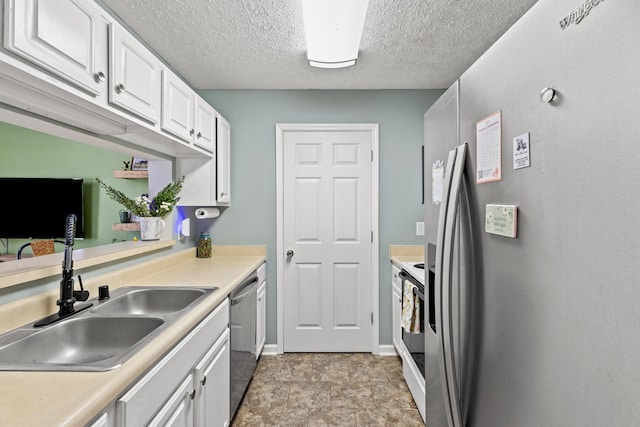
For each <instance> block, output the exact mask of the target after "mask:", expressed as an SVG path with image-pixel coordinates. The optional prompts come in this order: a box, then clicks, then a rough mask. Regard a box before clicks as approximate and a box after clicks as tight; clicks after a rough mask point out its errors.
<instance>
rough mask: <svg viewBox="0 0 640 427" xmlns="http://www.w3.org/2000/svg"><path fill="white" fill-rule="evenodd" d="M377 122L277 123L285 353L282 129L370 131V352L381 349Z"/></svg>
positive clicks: (279, 298) (280, 327) (280, 344)
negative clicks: (371, 319)
mask: <svg viewBox="0 0 640 427" xmlns="http://www.w3.org/2000/svg"><path fill="white" fill-rule="evenodd" d="M378 128H379V125H378V123H276V270H277V273H276V282H277V283H276V323H277V327H276V347H277V353H278V354H283V353H284V298H283V295H284V258H285V255H284V250H285V247H284V194H283V193H284V133H285V132H287V131H297V132H313V131H320V132H324V131H343V132H349V131H365V132H370V134H371V150H372V159H371V161H372V163H371V229H372V230H371V231H372V236H373V239H372V240H373V241H372V242H371V312H372V313H373V321H372V323H371V353H373V354H379V353H380V345H379V342H380V331H379V330H380V323H379V311H380V310H379V308H380V298H379V296H380V281H379V271H380V266H379V261H380V256H379V242H378V240H379V230H378V228H379V227H378V217H379V211H380V206H379V188H380V180H379V175H380V172H379V149H378V146H379V131H378Z"/></svg>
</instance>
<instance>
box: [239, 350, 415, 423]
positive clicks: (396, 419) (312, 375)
mask: <svg viewBox="0 0 640 427" xmlns="http://www.w3.org/2000/svg"><path fill="white" fill-rule="evenodd" d="M231 426H232V427H244V426H251V427H258V426H310V427H311V426H313V427H315V426H345V427H347V426H357V427H361V426H402V427H412V426H424V423H423V422H422V418H421V417H420V413H419V412H418V409H417V408H416V405H415V403H414V401H413V398H412V397H411V393H410V392H409V389H408V388H407V385H406V384H405V382H404V379H403V377H402V365H401V362H400V358H399V357H387V356H384V357H382V356H374V355H371V354H366V353H287V354H284V355H278V356H262V357H261V358H260V361H259V363H258V367H257V369H256V372H255V374H254V376H253V380H252V381H251V384H250V385H249V388H248V390H247V393H246V394H245V397H244V400H243V401H242V403H241V404H240V407H239V408H238V411H237V413H236V416H235V418H234V419H233V421H232V423H231Z"/></svg>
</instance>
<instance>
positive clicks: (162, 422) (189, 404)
mask: <svg viewBox="0 0 640 427" xmlns="http://www.w3.org/2000/svg"><path fill="white" fill-rule="evenodd" d="M194 395H195V390H194V389H193V375H188V376H187V378H185V379H184V381H182V384H180V386H179V387H178V388H177V389H176V391H175V392H174V393H173V394H172V395H171V397H170V398H169V400H168V401H167V402H166V403H165V404H164V405H162V408H160V411H159V412H158V413H157V414H156V416H155V417H153V419H152V420H151V422H150V423H149V427H164V426H167V427H187V426H192V425H193V399H194V397H195V396H194Z"/></svg>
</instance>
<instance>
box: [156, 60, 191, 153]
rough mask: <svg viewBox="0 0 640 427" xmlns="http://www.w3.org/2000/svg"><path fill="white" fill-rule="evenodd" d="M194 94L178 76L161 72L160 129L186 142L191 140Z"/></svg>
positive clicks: (169, 72) (167, 71) (165, 71)
mask: <svg viewBox="0 0 640 427" xmlns="http://www.w3.org/2000/svg"><path fill="white" fill-rule="evenodd" d="M195 99H196V94H195V92H194V91H193V90H192V89H191V88H190V87H189V86H187V85H186V84H185V83H184V82H183V81H182V80H180V78H179V77H178V76H176V75H175V74H173V73H172V72H171V71H169V70H162V121H161V126H162V129H163V130H165V131H167V132H170V133H172V134H173V135H175V136H177V137H178V138H180V139H183V140H185V141H187V142H191V141H192V140H193V135H194V133H195V129H194V126H193V115H194V113H193V106H194V104H195Z"/></svg>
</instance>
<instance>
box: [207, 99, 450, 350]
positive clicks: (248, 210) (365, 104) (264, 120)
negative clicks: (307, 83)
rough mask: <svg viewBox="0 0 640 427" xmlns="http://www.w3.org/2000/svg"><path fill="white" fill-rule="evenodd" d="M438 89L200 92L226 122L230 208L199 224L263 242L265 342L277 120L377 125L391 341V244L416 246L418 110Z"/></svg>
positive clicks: (386, 340) (272, 297)
mask: <svg viewBox="0 0 640 427" xmlns="http://www.w3.org/2000/svg"><path fill="white" fill-rule="evenodd" d="M442 92H443V91H441V90H378V91H319V90H295V91H282V90H275V91H258V90H205V91H200V92H199V93H200V95H201V96H202V97H203V98H205V99H206V100H207V101H208V102H209V103H210V104H211V105H213V106H214V107H215V108H216V109H217V110H218V111H219V112H220V114H222V115H223V116H224V117H225V118H226V119H227V120H229V122H230V123H231V156H232V157H231V165H232V167H231V193H232V196H231V197H232V206H231V207H229V208H228V209H226V211H224V212H222V214H221V215H220V217H219V218H217V219H215V220H209V221H198V231H202V230H204V229H208V230H209V231H210V232H211V236H212V239H213V241H214V243H217V244H260V245H267V247H268V253H267V256H268V261H267V343H268V344H275V343H276V264H275V262H276V252H275V251H276V170H275V161H276V160H275V124H276V123H379V124H380V194H379V198H380V207H379V209H380V233H379V235H380V240H379V245H380V344H391V298H390V296H391V280H390V279H391V266H390V263H389V256H388V253H389V245H391V244H407V245H420V244H422V243H423V242H422V238H420V237H417V236H416V235H415V223H416V221H422V217H423V213H422V204H421V177H420V171H421V160H420V159H421V157H420V147H421V146H422V120H423V114H424V112H425V111H426V110H427V109H428V108H429V106H431V104H433V102H434V101H435V100H436V99H437V98H438V97H439V96H440V95H441V94H442Z"/></svg>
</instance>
